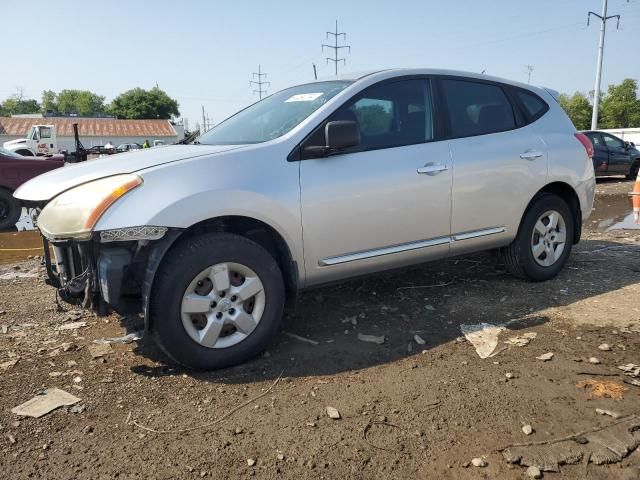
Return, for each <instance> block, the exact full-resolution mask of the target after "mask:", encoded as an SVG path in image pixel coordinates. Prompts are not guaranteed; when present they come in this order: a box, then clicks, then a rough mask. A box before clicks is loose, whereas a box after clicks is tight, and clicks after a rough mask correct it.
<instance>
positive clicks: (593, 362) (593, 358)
mask: <svg viewBox="0 0 640 480" xmlns="http://www.w3.org/2000/svg"><path fill="white" fill-rule="evenodd" d="M589 363H592V364H594V365H599V364H600V360H598V359H597V358H596V357H589Z"/></svg>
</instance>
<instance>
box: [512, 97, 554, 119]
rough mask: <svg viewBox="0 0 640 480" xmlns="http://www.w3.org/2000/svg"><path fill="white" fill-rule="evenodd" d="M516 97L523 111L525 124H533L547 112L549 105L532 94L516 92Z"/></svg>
mask: <svg viewBox="0 0 640 480" xmlns="http://www.w3.org/2000/svg"><path fill="white" fill-rule="evenodd" d="M516 97H517V98H518V100H519V101H520V103H521V106H522V109H523V110H524V114H525V117H526V119H527V123H531V122H535V121H536V120H537V119H539V118H540V117H541V116H542V115H544V114H545V113H546V112H547V110H549V105H547V103H546V102H545V101H544V100H542V99H541V98H540V97H539V96H537V95H536V94H534V93H532V92H527V91H526V90H516Z"/></svg>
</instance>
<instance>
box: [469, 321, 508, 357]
mask: <svg viewBox="0 0 640 480" xmlns="http://www.w3.org/2000/svg"><path fill="white" fill-rule="evenodd" d="M504 329H505V328H504V327H499V326H497V325H492V324H490V323H478V324H474V325H470V324H462V325H460V330H461V331H462V334H463V335H464V336H465V338H466V339H467V340H468V341H469V342H470V343H471V345H473V346H474V347H475V349H476V352H477V353H478V356H479V357H480V358H488V357H490V356H492V354H494V351H495V349H496V347H497V346H498V336H499V335H500V332H502V331H503V330H504Z"/></svg>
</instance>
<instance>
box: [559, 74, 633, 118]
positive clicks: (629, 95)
mask: <svg viewBox="0 0 640 480" xmlns="http://www.w3.org/2000/svg"><path fill="white" fill-rule="evenodd" d="M559 101H560V105H562V108H564V110H565V112H567V115H569V118H571V121H572V122H573V124H574V125H575V126H576V128H577V129H578V130H589V129H590V128H591V112H592V109H593V103H592V102H593V92H590V93H589V94H588V95H587V94H585V93H583V92H576V93H574V94H573V95H567V94H562V95H560V99H559ZM633 127H640V99H638V81H637V80H634V79H632V78H626V79H624V80H623V81H622V82H621V83H619V84H618V85H615V84H613V85H609V87H608V89H607V91H606V92H602V93H601V94H600V111H599V115H598V128H601V129H607V128H633Z"/></svg>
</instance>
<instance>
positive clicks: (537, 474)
mask: <svg viewBox="0 0 640 480" xmlns="http://www.w3.org/2000/svg"><path fill="white" fill-rule="evenodd" d="M526 473H527V477H529V478H542V472H541V471H540V469H539V468H538V467H536V466H535V465H531V466H530V467H529V468H527V472H526Z"/></svg>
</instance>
